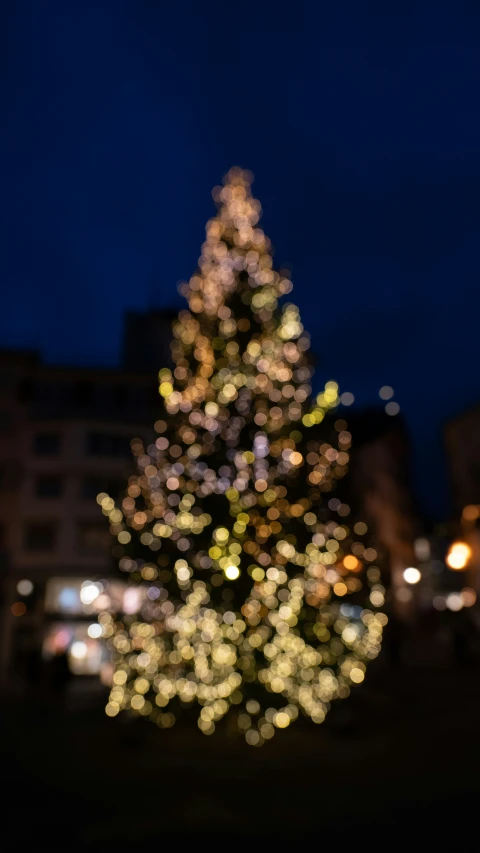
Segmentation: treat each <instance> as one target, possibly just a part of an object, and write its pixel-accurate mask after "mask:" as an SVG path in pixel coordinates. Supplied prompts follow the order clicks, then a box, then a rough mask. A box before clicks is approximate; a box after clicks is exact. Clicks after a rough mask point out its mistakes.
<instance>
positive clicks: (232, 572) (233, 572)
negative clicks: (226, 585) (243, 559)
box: [225, 566, 240, 581]
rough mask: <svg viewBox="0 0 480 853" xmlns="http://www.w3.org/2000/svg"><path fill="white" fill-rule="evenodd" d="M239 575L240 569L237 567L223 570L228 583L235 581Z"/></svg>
mask: <svg viewBox="0 0 480 853" xmlns="http://www.w3.org/2000/svg"><path fill="white" fill-rule="evenodd" d="M239 574H240V569H239V568H238V567H237V566H227V568H226V569H225V577H227V578H228V580H229V581H235V580H236V579H237V578H238V576H239Z"/></svg>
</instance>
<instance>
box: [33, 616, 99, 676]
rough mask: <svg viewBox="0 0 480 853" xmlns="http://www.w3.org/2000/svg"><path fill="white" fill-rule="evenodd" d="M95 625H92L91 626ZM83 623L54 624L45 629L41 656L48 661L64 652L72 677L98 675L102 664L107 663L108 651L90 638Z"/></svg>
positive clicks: (86, 626) (96, 640) (94, 639)
mask: <svg viewBox="0 0 480 853" xmlns="http://www.w3.org/2000/svg"><path fill="white" fill-rule="evenodd" d="M93 624H95V623H92V625H93ZM91 627H92V626H90V625H89V624H87V623H85V622H81V623H75V622H56V623H54V624H52V625H50V626H49V627H48V629H47V633H46V635H45V639H44V643H43V654H44V657H45V658H46V659H47V660H48V659H49V658H52V657H53V656H54V655H56V654H58V653H59V652H64V651H66V652H67V654H68V664H69V667H70V669H71V671H72V672H73V673H74V675H98V674H99V673H100V671H101V669H102V664H104V663H106V662H107V661H108V657H109V654H108V651H107V649H106V647H105V644H104V643H102V642H101V640H100V639H97V638H96V637H92V636H91V633H92V631H91V630H90V634H89V628H90V629H91Z"/></svg>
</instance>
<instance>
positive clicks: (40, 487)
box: [35, 474, 62, 498]
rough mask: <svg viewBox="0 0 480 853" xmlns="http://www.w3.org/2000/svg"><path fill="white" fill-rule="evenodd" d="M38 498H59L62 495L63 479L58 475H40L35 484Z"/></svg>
mask: <svg viewBox="0 0 480 853" xmlns="http://www.w3.org/2000/svg"><path fill="white" fill-rule="evenodd" d="M35 494H36V496H37V497H38V498H59V497H60V496H61V494H62V478H61V477H59V476H57V475H56V474H40V475H39V476H38V477H37V480H36V483H35Z"/></svg>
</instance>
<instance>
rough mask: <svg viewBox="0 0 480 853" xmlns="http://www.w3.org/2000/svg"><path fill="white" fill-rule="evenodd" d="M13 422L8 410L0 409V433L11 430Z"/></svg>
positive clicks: (6, 432)
mask: <svg viewBox="0 0 480 853" xmlns="http://www.w3.org/2000/svg"><path fill="white" fill-rule="evenodd" d="M12 428H13V422H12V416H11V414H10V412H4V411H0V433H2V434H3V435H7V434H8V433H10V432H12Z"/></svg>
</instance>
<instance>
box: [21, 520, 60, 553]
mask: <svg viewBox="0 0 480 853" xmlns="http://www.w3.org/2000/svg"><path fill="white" fill-rule="evenodd" d="M55 539H56V528H55V524H54V523H53V522H50V521H48V522H45V521H43V522H38V521H36V522H31V523H30V524H27V526H26V528H25V547H26V548H27V550H28V551H52V550H53V548H54V547H55Z"/></svg>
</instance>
